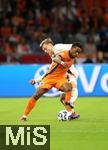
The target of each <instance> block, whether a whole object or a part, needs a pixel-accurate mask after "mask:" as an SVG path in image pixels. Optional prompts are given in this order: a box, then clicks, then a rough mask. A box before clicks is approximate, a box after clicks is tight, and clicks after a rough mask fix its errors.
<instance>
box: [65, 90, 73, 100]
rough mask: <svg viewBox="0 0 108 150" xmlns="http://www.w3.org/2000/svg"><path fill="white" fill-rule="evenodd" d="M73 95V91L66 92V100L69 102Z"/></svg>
mask: <svg viewBox="0 0 108 150" xmlns="http://www.w3.org/2000/svg"><path fill="white" fill-rule="evenodd" d="M71 95H72V93H71V91H69V92H66V96H65V102H69V101H70V98H71Z"/></svg>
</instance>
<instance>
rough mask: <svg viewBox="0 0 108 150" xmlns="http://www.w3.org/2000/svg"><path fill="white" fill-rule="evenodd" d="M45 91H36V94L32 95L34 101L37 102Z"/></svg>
mask: <svg viewBox="0 0 108 150" xmlns="http://www.w3.org/2000/svg"><path fill="white" fill-rule="evenodd" d="M47 91H48V90H47V89H41V88H40V89H37V91H36V93H35V94H34V95H33V97H34V99H36V100H38V99H39V98H40V97H41V96H42V95H43V94H44V93H46V92H47Z"/></svg>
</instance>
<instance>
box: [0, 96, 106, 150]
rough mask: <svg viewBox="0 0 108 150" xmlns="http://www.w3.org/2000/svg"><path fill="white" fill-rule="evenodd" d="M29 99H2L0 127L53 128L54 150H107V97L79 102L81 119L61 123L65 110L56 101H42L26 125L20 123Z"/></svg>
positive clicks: (77, 103)
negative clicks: (59, 114) (47, 126)
mask: <svg viewBox="0 0 108 150" xmlns="http://www.w3.org/2000/svg"><path fill="white" fill-rule="evenodd" d="M28 100H29V98H0V124H1V125H6V124H12V125H13V124H17V125H23V124H24V125H25V124H26V125H30V124H33V125H50V132H51V135H50V140H51V143H50V149H51V150H102V149H104V150H107V149H108V97H89V98H88V97H85V98H83V97H81V98H78V100H77V102H76V111H77V112H78V113H79V114H80V115H81V117H80V119H78V120H72V121H66V122H62V121H58V120H57V114H58V112H59V111H60V110H62V109H64V107H63V106H62V104H61V103H60V101H59V97H57V98H44V97H43V98H41V99H40V100H39V101H38V103H37V106H36V107H35V108H34V109H33V111H32V112H31V114H30V115H29V118H28V121H27V122H21V121H19V117H20V116H21V115H22V113H23V111H24V108H25V106H26V104H27V102H28Z"/></svg>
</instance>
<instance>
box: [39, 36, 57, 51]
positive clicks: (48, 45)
mask: <svg viewBox="0 0 108 150" xmlns="http://www.w3.org/2000/svg"><path fill="white" fill-rule="evenodd" d="M53 46H54V43H53V41H52V40H51V38H46V39H44V40H43V41H42V42H41V43H40V47H41V48H42V50H43V51H44V52H46V53H49V52H50V51H52V49H53Z"/></svg>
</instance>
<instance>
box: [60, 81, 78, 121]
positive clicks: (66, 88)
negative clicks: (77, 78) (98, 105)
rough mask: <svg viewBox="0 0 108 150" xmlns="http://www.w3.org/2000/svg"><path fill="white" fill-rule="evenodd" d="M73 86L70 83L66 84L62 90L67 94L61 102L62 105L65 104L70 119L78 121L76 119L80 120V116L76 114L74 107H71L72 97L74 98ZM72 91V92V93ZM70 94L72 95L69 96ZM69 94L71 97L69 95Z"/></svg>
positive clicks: (62, 97)
mask: <svg viewBox="0 0 108 150" xmlns="http://www.w3.org/2000/svg"><path fill="white" fill-rule="evenodd" d="M71 88H72V87H71V86H70V84H68V83H64V84H63V85H62V86H61V87H60V89H61V90H62V91H64V92H65V93H64V94H63V95H62V96H61V101H62V103H63V104H64V106H65V108H66V110H67V111H68V114H69V115H70V119H76V118H79V117H80V115H79V114H76V113H75V112H73V106H72V105H71V101H70V100H71V96H72V93H71V91H72V90H71ZM70 90H71V91H70ZM69 92H70V94H69ZM68 94H69V95H68Z"/></svg>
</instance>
